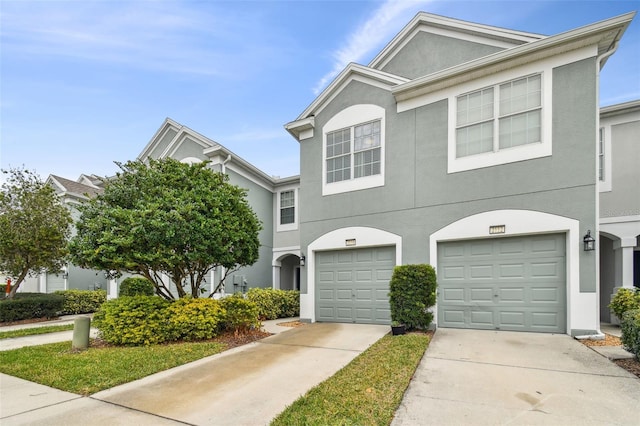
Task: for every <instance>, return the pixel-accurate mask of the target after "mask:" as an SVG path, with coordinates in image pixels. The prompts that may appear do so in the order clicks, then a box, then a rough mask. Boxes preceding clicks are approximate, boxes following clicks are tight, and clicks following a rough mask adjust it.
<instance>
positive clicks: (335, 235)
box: [300, 226, 402, 322]
mask: <svg viewBox="0 0 640 426" xmlns="http://www.w3.org/2000/svg"><path fill="white" fill-rule="evenodd" d="M350 239H355V240H356V245H355V246H349V247H347V246H346V244H345V241H346V240H350ZM380 246H395V250H396V259H395V261H396V265H402V237H401V236H400V235H396V234H392V233H391V232H387V231H383V230H381V229H376V228H367V227H363V226H353V227H347V228H340V229H336V230H334V231H331V232H327V233H326V234H324V235H322V236H320V237H318V238H316V239H315V240H314V241H313V242H312V243H311V244H309V245H308V246H307V255H306V269H307V293H306V294H300V317H301V318H304V319H308V320H310V321H311V322H315V321H316V312H315V291H316V285H315V253H316V252H318V251H328V250H351V249H359V248H365V247H380Z"/></svg>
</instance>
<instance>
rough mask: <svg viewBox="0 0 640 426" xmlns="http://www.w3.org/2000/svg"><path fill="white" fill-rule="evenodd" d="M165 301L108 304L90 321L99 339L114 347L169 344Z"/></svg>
mask: <svg viewBox="0 0 640 426" xmlns="http://www.w3.org/2000/svg"><path fill="white" fill-rule="evenodd" d="M169 303H170V302H169V301H167V300H165V299H163V298H161V297H157V296H123V297H119V298H117V299H113V300H109V301H107V302H106V303H104V304H103V305H102V307H101V308H100V310H99V311H98V312H96V314H95V316H94V317H93V324H94V326H95V327H96V328H97V329H98V330H99V331H100V336H101V337H102V338H103V339H104V340H105V341H107V342H109V343H111V344H114V345H128V346H134V345H151V344H156V343H163V342H166V341H167V340H169V338H170V330H169V321H168V314H167V309H166V308H167V307H168V306H169Z"/></svg>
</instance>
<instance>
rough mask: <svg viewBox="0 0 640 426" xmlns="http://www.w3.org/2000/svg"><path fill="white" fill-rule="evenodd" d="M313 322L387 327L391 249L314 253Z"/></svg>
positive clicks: (392, 251)
mask: <svg viewBox="0 0 640 426" xmlns="http://www.w3.org/2000/svg"><path fill="white" fill-rule="evenodd" d="M315 263H316V287H317V293H316V319H317V321H325V322H349V323H366V324H389V323H390V322H391V314H390V311H389V297H388V293H389V281H390V280H391V274H392V273H393V267H394V265H395V248H394V247H374V248H365V249H354V250H336V251H328V252H318V253H316V262H315Z"/></svg>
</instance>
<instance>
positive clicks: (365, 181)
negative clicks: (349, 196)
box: [322, 104, 386, 196]
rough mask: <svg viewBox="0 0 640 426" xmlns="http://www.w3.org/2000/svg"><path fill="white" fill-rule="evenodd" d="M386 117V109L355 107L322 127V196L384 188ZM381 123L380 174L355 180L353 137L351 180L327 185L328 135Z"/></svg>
mask: <svg viewBox="0 0 640 426" xmlns="http://www.w3.org/2000/svg"><path fill="white" fill-rule="evenodd" d="M385 115H386V111H385V109H384V108H382V107H379V106H377V105H372V104H359V105H353V106H350V107H348V108H345V109H343V110H342V111H340V112H339V113H337V114H336V115H334V116H333V117H332V118H331V119H330V120H329V121H327V123H326V124H325V125H324V126H323V127H322V195H323V196H324V195H332V194H339V193H343V192H350V191H357V190H361V189H367V188H375V187H379V186H384V175H385ZM376 120H379V121H380V174H376V175H371V176H362V177H358V178H355V177H354V174H355V170H354V165H353V158H354V154H355V153H354V149H353V144H354V138H353V135H352V137H351V152H350V153H349V155H350V158H351V178H350V179H347V180H342V181H339V182H332V183H327V135H328V134H329V133H331V132H335V131H337V130H341V129H346V128H351V129H352V130H351V132H352V133H353V127H355V126H357V125H359V124H365V123H369V122H371V121H376Z"/></svg>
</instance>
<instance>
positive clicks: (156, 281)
mask: <svg viewBox="0 0 640 426" xmlns="http://www.w3.org/2000/svg"><path fill="white" fill-rule="evenodd" d="M118 166H119V167H120V168H121V170H122V172H120V173H118V174H117V176H116V178H115V179H113V180H111V181H108V182H107V183H106V185H105V188H104V192H103V193H102V194H100V195H98V196H97V197H95V198H93V199H91V200H90V201H89V202H88V203H86V204H85V205H83V206H81V207H80V211H81V217H80V220H79V222H78V223H77V225H76V227H77V234H76V236H75V237H74V238H73V239H72V241H71V244H70V249H71V254H72V260H73V262H74V263H76V264H77V265H79V266H82V267H89V268H96V269H102V270H106V271H116V272H119V273H122V272H129V273H132V274H138V275H142V276H143V277H145V278H146V279H148V280H149V281H151V282H152V283H153V285H154V287H155V291H156V293H157V294H158V295H160V296H162V297H164V298H166V299H169V300H171V299H174V298H175V296H174V295H173V293H172V292H171V290H170V288H169V287H168V286H167V285H166V284H165V282H164V281H163V280H162V274H165V275H166V276H168V277H169V278H170V279H171V281H173V283H174V284H175V285H176V289H177V292H178V297H179V298H181V297H185V296H187V295H190V296H192V297H196V298H197V297H198V296H199V295H200V294H201V293H202V292H203V289H202V285H203V284H204V279H205V278H206V277H207V275H208V274H209V272H210V271H211V270H212V269H213V268H215V267H217V266H222V267H224V271H225V274H224V276H223V277H222V279H221V280H220V281H219V282H218V283H217V285H216V288H215V290H218V289H219V287H220V286H221V285H222V284H223V283H224V279H225V278H226V277H227V276H228V275H229V274H230V273H232V272H234V271H236V270H237V269H238V268H240V267H243V266H248V265H252V264H253V263H255V262H256V261H257V260H258V251H259V248H260V241H259V239H258V232H259V231H260V229H261V225H260V222H259V220H258V218H257V216H256V215H255V213H254V212H253V210H251V207H250V206H249V203H248V202H247V200H246V191H245V190H243V189H241V188H239V187H237V186H234V185H231V184H229V183H228V177H227V176H226V175H224V174H221V173H217V172H214V171H212V170H211V169H209V168H207V164H206V163H200V164H194V165H188V164H184V163H180V162H178V161H176V160H173V159H166V160H150V161H149V164H144V163H142V162H139V161H137V162H128V163H126V164H124V165H122V164H118Z"/></svg>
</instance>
